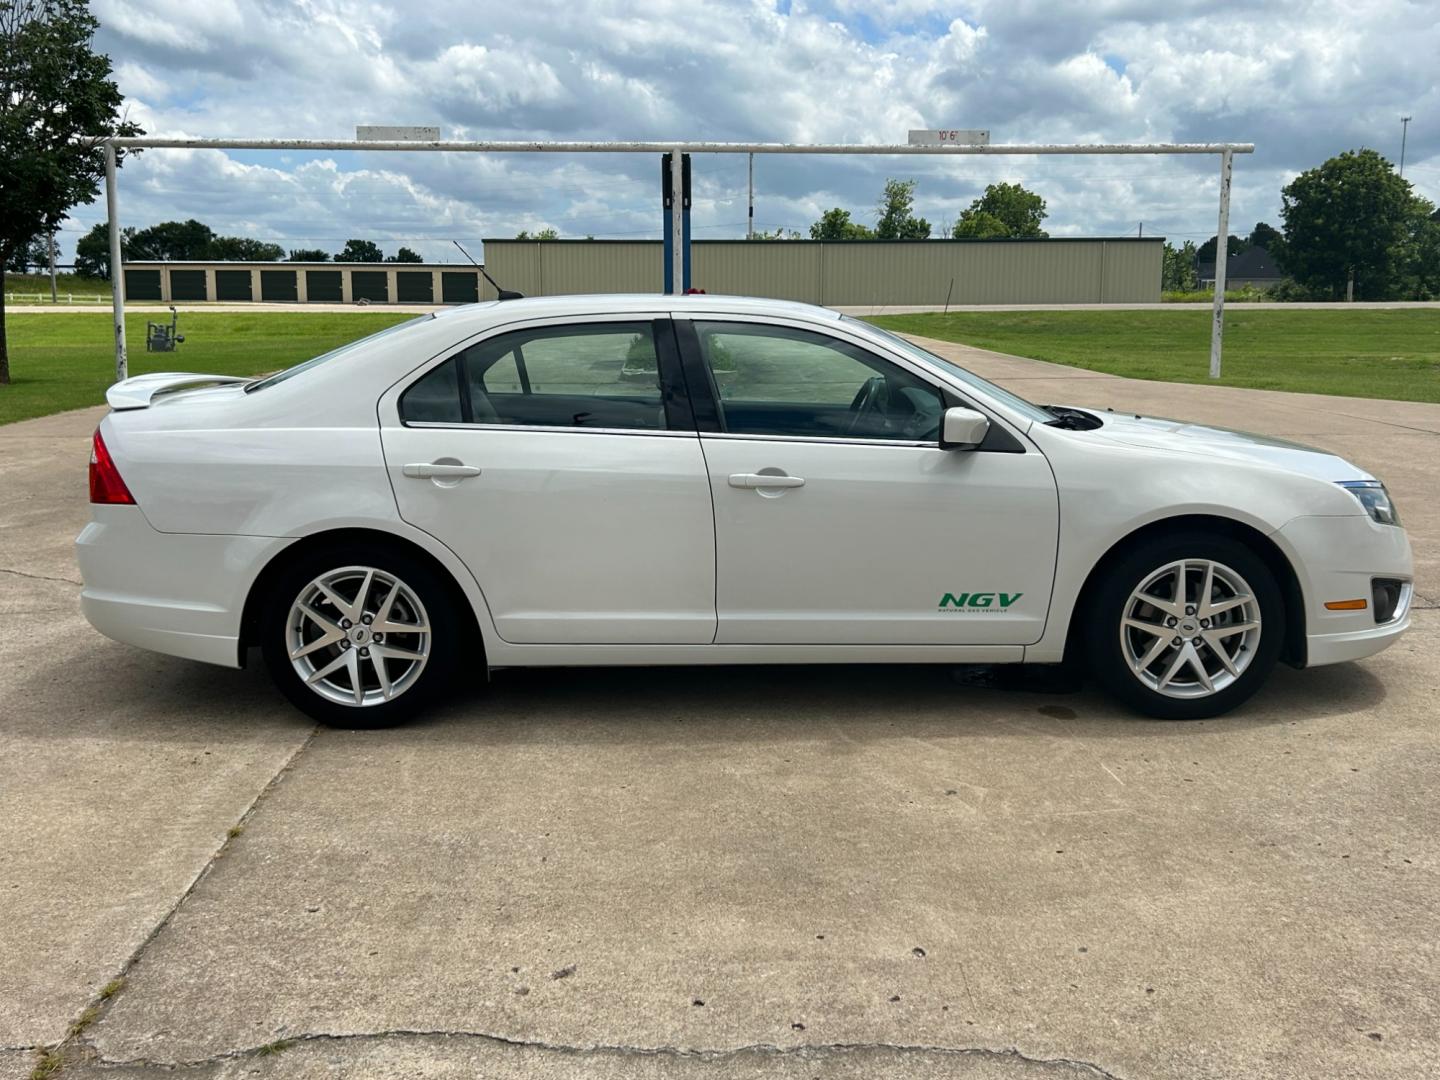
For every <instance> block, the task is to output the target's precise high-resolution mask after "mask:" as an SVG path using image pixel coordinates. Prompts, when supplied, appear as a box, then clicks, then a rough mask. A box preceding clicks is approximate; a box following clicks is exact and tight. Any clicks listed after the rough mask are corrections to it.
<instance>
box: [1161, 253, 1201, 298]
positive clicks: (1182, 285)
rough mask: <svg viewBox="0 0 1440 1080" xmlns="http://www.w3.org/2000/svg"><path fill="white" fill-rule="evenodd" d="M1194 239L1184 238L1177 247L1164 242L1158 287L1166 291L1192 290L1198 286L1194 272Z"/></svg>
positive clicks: (1197, 278) (1198, 281) (1197, 276)
mask: <svg viewBox="0 0 1440 1080" xmlns="http://www.w3.org/2000/svg"><path fill="white" fill-rule="evenodd" d="M1195 256H1196V252H1195V241H1194V240H1186V241H1185V243H1183V244H1181V245H1180V246H1179V247H1178V248H1177V247H1174V246H1172V245H1171V244H1170V242H1169V241H1166V243H1165V252H1164V255H1163V256H1162V261H1161V264H1160V288H1161V289H1163V290H1165V291H1166V292H1194V291H1195V290H1196V289H1198V288H1199V287H1200V279H1199V275H1198V274H1196V272H1195Z"/></svg>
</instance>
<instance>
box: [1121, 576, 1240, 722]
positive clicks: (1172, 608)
mask: <svg viewBox="0 0 1440 1080" xmlns="http://www.w3.org/2000/svg"><path fill="white" fill-rule="evenodd" d="M1259 643H1260V602H1259V601H1258V600H1257V599H1256V598H1255V591H1254V590H1253V589H1252V588H1251V587H1250V584H1249V583H1248V582H1247V581H1246V580H1245V579H1244V578H1243V577H1241V576H1240V575H1239V574H1238V573H1236V572H1235V571H1234V570H1232V569H1231V568H1230V567H1228V566H1225V565H1224V564H1223V563H1218V562H1212V561H1211V560H1209V559H1182V560H1180V561H1177V562H1172V563H1167V564H1166V565H1165V566H1162V567H1160V568H1159V569H1158V570H1156V571H1154V572H1153V573H1151V574H1149V575H1148V576H1147V577H1146V578H1145V580H1143V581H1142V582H1141V583H1140V585H1139V587H1138V588H1136V589H1135V591H1134V592H1132V593H1131V594H1130V599H1129V600H1127V601H1126V603H1125V611H1124V614H1123V615H1122V616H1121V619H1120V647H1121V649H1122V650H1123V651H1124V654H1125V660H1126V662H1127V663H1128V664H1129V665H1130V671H1131V673H1132V674H1134V676H1135V677H1136V678H1137V679H1139V680H1140V682H1141V683H1143V684H1144V685H1145V686H1146V687H1148V688H1149V689H1151V690H1154V691H1155V692H1156V693H1158V694H1164V695H1165V696H1166V697H1174V698H1203V697H1209V696H1210V695H1211V694H1218V693H1219V692H1220V691H1222V690H1224V689H1225V688H1226V687H1228V686H1230V685H1232V684H1233V683H1234V682H1235V680H1237V679H1238V678H1240V676H1241V675H1242V674H1244V672H1245V669H1246V668H1248V667H1249V666H1250V663H1251V661H1253V660H1254V659H1255V655H1256V646H1257V645H1258V644H1259Z"/></svg>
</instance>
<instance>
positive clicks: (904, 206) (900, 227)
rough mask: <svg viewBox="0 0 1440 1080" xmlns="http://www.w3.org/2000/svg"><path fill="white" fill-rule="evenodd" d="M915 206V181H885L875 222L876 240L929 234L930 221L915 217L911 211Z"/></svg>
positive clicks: (919, 236)
mask: <svg viewBox="0 0 1440 1080" xmlns="http://www.w3.org/2000/svg"><path fill="white" fill-rule="evenodd" d="M914 206H915V181H914V180H895V179H890V180H886V181H885V192H884V194H883V195H882V196H881V197H880V207H879V220H878V221H877V222H876V223H875V238H876V239H877V240H924V239H926V238H927V237H929V235H930V222H928V221H926V220H925V219H924V218H917V217H916V216H915V215H914V213H913V212H912V211H913V209H914Z"/></svg>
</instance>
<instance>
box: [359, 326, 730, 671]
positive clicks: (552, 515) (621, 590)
mask: <svg viewBox="0 0 1440 1080" xmlns="http://www.w3.org/2000/svg"><path fill="white" fill-rule="evenodd" d="M380 413H381V437H382V440H383V442H384V448H385V460H386V465H387V468H388V469H389V474H390V479H391V483H392V485H393V487H394V489H395V498H396V502H397V504H398V506H399V511H400V515H401V517H403V518H404V519H405V520H406V521H408V522H410V523H411V524H412V525H415V526H417V527H418V528H421V529H424V530H425V531H426V532H429V533H430V534H432V535H433V536H435V537H437V538H438V539H440V540H441V541H442V542H443V543H445V544H446V545H448V546H449V547H450V548H451V549H452V550H454V551H455V552H457V553H458V554H459V556H460V557H461V558H462V559H463V560H464V561H465V563H466V564H467V565H468V566H469V567H470V568H471V570H472V571H473V572H474V574H475V578H476V580H477V581H478V582H479V584H480V587H481V589H482V590H483V592H484V594H485V600H486V603H487V604H488V606H489V608H490V614H491V617H492V618H493V619H494V622H495V629H496V632H497V633H498V634H499V635H500V637H501V638H502V639H504V640H506V641H510V642H516V643H531V644H621V643H624V644H637V643H656V644H704V643H709V642H711V641H712V640H713V639H714V636H715V541H714V518H713V512H712V507H711V500H710V490H709V484H708V480H707V477H706V472H705V465H704V458H703V457H702V455H701V453H700V446H699V440H698V437H697V434H696V431H695V425H694V422H693V419H692V416H691V413H690V407H689V402H688V400H687V398H686V396H685V393H684V389H683V385H682V377H681V375H680V371H679V360H678V356H677V353H676V349H675V341H674V331H673V329H672V327H671V324H670V323H669V321H668V320H666V319H665V318H663V317H654V316H645V315H640V316H627V317H625V318H623V319H615V318H612V319H601V318H597V319H583V320H582V319H569V320H564V321H562V322H545V323H534V324H529V325H521V326H511V327H507V328H505V329H503V330H501V331H500V332H497V333H493V334H491V335H489V336H487V337H484V338H482V339H481V340H479V341H477V342H474V343H472V344H468V345H467V346H466V347H464V348H461V349H459V350H458V351H456V352H455V353H453V354H452V355H450V356H447V357H444V358H443V359H439V360H437V361H436V362H434V363H432V364H431V365H429V366H428V367H427V368H426V369H425V370H423V371H421V372H418V373H416V374H415V375H414V376H413V377H411V378H410V379H408V380H405V382H404V383H403V384H401V385H399V386H397V387H395V388H394V389H393V390H392V391H391V392H390V393H389V394H387V395H386V398H385V400H383V401H382V403H381V409H380Z"/></svg>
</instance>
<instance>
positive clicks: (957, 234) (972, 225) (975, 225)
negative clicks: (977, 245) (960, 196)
mask: <svg viewBox="0 0 1440 1080" xmlns="http://www.w3.org/2000/svg"><path fill="white" fill-rule="evenodd" d="M950 235H951V236H953V237H954V238H955V239H956V240H1003V239H1004V238H1005V237H1007V236H1009V235H1010V230H1009V228H1008V227H1007V226H1006V225H1005V222H1003V221H1001V220H1000V219H999V218H998V217H996V216H995V215H994V214H992V213H990V212H989V211H988V210H976V209H974V208H973V207H972V208H971V209H969V210H962V211H961V212H960V220H959V221H957V222H955V227H954V228H953V229H951V230H950Z"/></svg>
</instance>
